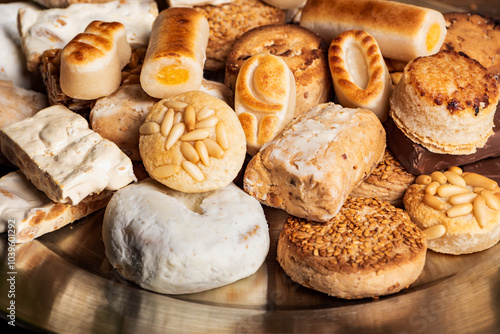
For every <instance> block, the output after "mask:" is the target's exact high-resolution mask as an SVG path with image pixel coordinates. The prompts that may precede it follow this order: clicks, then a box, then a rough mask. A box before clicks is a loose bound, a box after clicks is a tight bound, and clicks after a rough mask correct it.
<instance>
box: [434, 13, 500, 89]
mask: <svg viewBox="0 0 500 334" xmlns="http://www.w3.org/2000/svg"><path fill="white" fill-rule="evenodd" d="M444 18H445V20H446V29H447V33H446V37H445V39H444V43H443V45H442V47H441V50H454V51H457V52H463V53H465V54H467V55H468V56H469V57H471V58H472V59H475V60H477V61H478V62H479V63H481V65H483V66H484V67H486V68H487V69H488V70H489V71H490V72H491V73H492V74H493V75H494V76H495V77H496V78H497V79H498V78H499V77H500V57H498V50H499V49H500V25H499V24H498V23H497V22H496V21H495V20H494V19H493V18H490V17H486V16H482V15H478V14H471V13H445V14H444Z"/></svg>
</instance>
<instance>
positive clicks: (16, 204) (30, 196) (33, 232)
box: [0, 171, 113, 243]
mask: <svg viewBox="0 0 500 334" xmlns="http://www.w3.org/2000/svg"><path fill="white" fill-rule="evenodd" d="M112 194H113V192H112V191H109V190H105V191H101V192H100V193H98V194H93V195H89V196H87V197H86V198H84V199H83V200H82V201H81V202H80V203H79V204H77V205H70V204H64V203H54V202H53V201H51V200H50V199H49V198H48V197H47V196H46V195H45V194H44V193H43V192H41V191H40V190H38V189H37V188H35V186H34V185H33V184H32V183H31V182H30V181H29V180H28V179H26V177H25V176H24V175H23V174H22V173H21V172H20V171H16V172H11V173H9V174H7V175H5V176H3V177H2V178H0V233H3V232H7V231H8V225H9V224H14V225H15V235H14V236H15V242H16V243H25V242H29V241H31V240H33V239H35V238H38V237H39V236H42V235H44V234H46V233H50V232H52V231H55V230H58V229H60V228H62V227H63V226H65V225H67V224H70V223H72V222H74V221H76V220H78V219H81V218H83V217H85V216H87V215H89V214H91V213H92V212H94V211H97V210H99V209H101V208H103V207H105V206H106V204H107V203H108V201H109V199H110V198H111V195H112Z"/></svg>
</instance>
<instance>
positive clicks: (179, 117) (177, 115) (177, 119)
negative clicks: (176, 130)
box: [174, 112, 182, 124]
mask: <svg viewBox="0 0 500 334" xmlns="http://www.w3.org/2000/svg"><path fill="white" fill-rule="evenodd" d="M181 122H182V113H180V112H176V113H175V115H174V124H179V123H181Z"/></svg>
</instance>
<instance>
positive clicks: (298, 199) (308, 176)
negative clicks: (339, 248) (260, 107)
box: [244, 103, 385, 221]
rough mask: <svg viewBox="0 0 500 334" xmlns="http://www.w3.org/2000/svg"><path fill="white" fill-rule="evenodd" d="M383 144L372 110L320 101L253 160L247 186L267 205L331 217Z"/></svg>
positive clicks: (380, 153) (377, 157) (371, 166)
mask: <svg viewBox="0 0 500 334" xmlns="http://www.w3.org/2000/svg"><path fill="white" fill-rule="evenodd" d="M384 150H385V131H384V128H383V127H382V124H381V123H380V121H379V119H378V118H377V116H375V114H374V113H372V112H371V111H369V110H364V109H347V108H342V107H341V106H340V105H336V104H333V103H325V104H321V105H318V106H316V107H313V108H312V109H310V110H309V111H308V112H307V113H305V114H302V115H301V116H298V117H297V118H295V119H294V120H293V121H292V122H291V123H290V124H289V125H288V126H287V127H286V128H285V129H284V130H283V132H282V133H281V134H279V135H278V136H277V137H276V138H275V139H274V140H273V141H271V142H269V143H268V144H266V145H265V146H264V147H263V148H262V149H261V150H260V151H259V152H258V153H257V154H256V155H255V156H254V157H253V158H252V160H250V162H249V163H248V166H247V168H246V170H245V175H244V189H245V191H247V192H248V193H249V194H250V195H252V196H254V197H255V198H257V199H258V200H259V201H260V202H261V203H262V204H264V205H267V206H271V207H275V208H280V209H283V210H285V211H286V212H288V213H289V214H291V215H294V216H298V217H302V218H306V219H311V220H314V221H327V220H329V219H331V218H332V217H333V216H335V215H336V214H337V212H338V211H339V210H340V208H341V207H342V204H343V203H344V200H345V199H346V198H347V196H348V195H349V194H350V193H351V191H352V189H353V188H354V187H356V186H357V185H358V184H359V183H361V182H362V181H363V180H364V179H365V178H366V177H367V176H368V175H369V174H370V173H371V172H372V171H373V169H374V168H375V167H376V166H377V164H378V162H379V161H380V159H381V158H382V157H383V155H384Z"/></svg>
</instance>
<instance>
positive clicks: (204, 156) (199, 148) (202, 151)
mask: <svg viewBox="0 0 500 334" xmlns="http://www.w3.org/2000/svg"><path fill="white" fill-rule="evenodd" d="M194 148H195V150H196V152H198V156H199V157H200V160H201V163H202V164H204V165H205V166H207V167H210V156H209V155H208V151H207V147H206V146H205V144H204V143H203V142H202V141H200V140H199V141H197V142H196V143H194Z"/></svg>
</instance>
